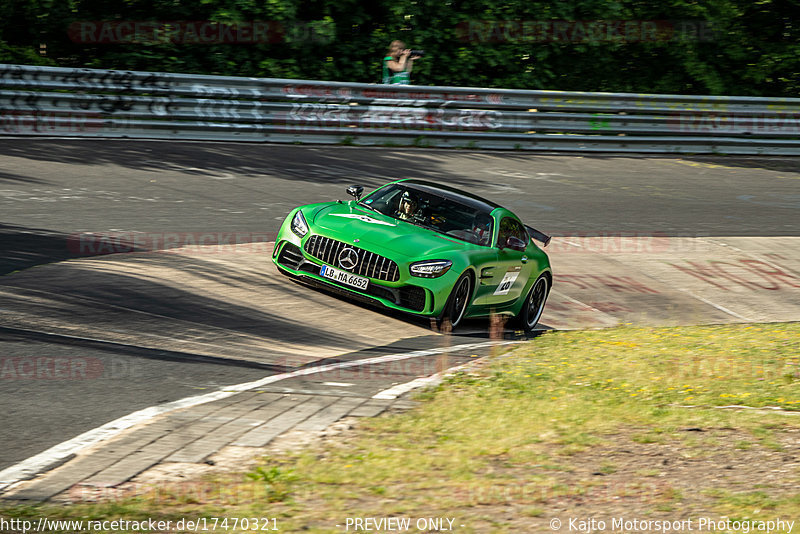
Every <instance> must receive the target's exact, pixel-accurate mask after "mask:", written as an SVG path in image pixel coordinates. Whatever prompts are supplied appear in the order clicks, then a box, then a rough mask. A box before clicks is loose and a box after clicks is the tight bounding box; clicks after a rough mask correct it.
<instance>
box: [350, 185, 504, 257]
mask: <svg viewBox="0 0 800 534" xmlns="http://www.w3.org/2000/svg"><path fill="white" fill-rule="evenodd" d="M359 204H363V205H364V206H366V207H369V208H371V209H374V210H375V211H377V212H379V213H382V214H384V215H388V216H389V217H394V218H395V219H398V220H401V221H406V222H408V223H411V224H415V225H417V226H422V227H425V228H430V229H431V230H434V231H435V232H439V233H441V234H445V235H448V236H451V237H455V238H456V239H461V240H462V241H467V242H468V243H473V244H475V245H483V246H487V247H488V246H490V245H491V240H492V217H491V216H490V215H489V214H488V213H487V212H485V211H480V210H476V209H474V208H470V207H468V206H465V205H464V204H461V203H460V202H457V201H455V200H452V199H449V198H445V197H442V196H439V195H436V194H434V193H431V192H428V191H420V190H419V189H416V188H414V187H413V186H411V185H406V184H404V183H399V184H391V185H388V186H386V187H383V188H381V189H378V190H377V191H375V192H374V193H372V194H371V195H369V196H367V197H365V198H364V199H363V200H361V201H360V202H359Z"/></svg>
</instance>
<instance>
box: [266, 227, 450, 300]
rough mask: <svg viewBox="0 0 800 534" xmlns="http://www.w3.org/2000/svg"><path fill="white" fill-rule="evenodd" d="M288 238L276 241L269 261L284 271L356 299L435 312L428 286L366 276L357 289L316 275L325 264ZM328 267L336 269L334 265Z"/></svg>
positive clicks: (318, 274)
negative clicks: (361, 287)
mask: <svg viewBox="0 0 800 534" xmlns="http://www.w3.org/2000/svg"><path fill="white" fill-rule="evenodd" d="M292 241H293V240H292ZM292 241H290V240H279V241H278V242H277V243H276V244H275V251H274V253H273V255H272V261H273V262H275V264H276V265H277V266H278V267H279V268H280V269H282V270H283V271H284V272H287V273H288V274H291V275H294V276H297V277H300V278H302V279H303V281H305V282H309V283H311V284H313V285H316V286H319V287H325V288H329V289H333V290H334V291H335V292H337V293H341V294H345V295H348V296H352V297H355V298H356V299H358V300H362V301H364V300H365V299H366V301H368V302H371V303H378V304H381V305H383V306H385V307H387V308H391V309H396V310H400V311H404V312H407V313H413V314H417V315H425V316H431V315H435V313H434V308H435V305H434V304H435V303H434V294H433V292H432V291H431V290H430V289H427V288H424V287H421V286H419V285H414V284H408V283H403V281H402V280H400V281H398V282H387V281H382V280H376V279H375V278H371V277H368V278H369V285H368V286H367V288H366V290H364V291H359V290H358V289H355V288H352V287H349V286H346V285H343V284H339V283H337V282H335V281H333V280H330V279H329V278H323V277H322V276H320V267H321V266H322V265H324V264H326V263H324V262H322V261H320V260H319V259H317V258H315V257H313V256H311V255H309V254H307V253H306V252H305V251H304V250H303V249H302V248H301V246H299V245H300V244H299V243H294V242H292ZM327 265H331V264H327ZM331 266H332V267H334V268H339V267H338V266H336V265H331Z"/></svg>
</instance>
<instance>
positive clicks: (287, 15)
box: [0, 0, 800, 97]
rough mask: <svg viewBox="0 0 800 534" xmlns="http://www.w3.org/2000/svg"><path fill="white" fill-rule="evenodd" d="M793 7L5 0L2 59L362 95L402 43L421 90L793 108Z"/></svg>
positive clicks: (797, 66)
mask: <svg viewBox="0 0 800 534" xmlns="http://www.w3.org/2000/svg"><path fill="white" fill-rule="evenodd" d="M797 9H798V6H797V2H796V0H759V1H758V2H752V1H750V0H707V1H706V2H695V1H693V0H668V1H667V2H657V1H655V0H639V1H635V2H634V1H624V2H622V1H613V2H612V1H608V0H606V1H599V0H573V1H572V2H556V3H553V2H545V1H543V0H485V1H480V2H478V1H477V0H445V1H441V0H392V1H388V0H376V1H372V2H359V1H356V0H337V1H332V0H309V1H305V2H299V1H297V0H200V1H199V2H198V1H196V0H195V1H190V0H123V1H120V2H102V1H100V0H58V1H57V0H5V1H4V2H2V3H0V61H3V62H9V63H26V64H54V65H61V66H74V67H83V66H88V67H96V68H108V69H136V70H154V71H172V72H194V73H205V74H222V75H234V76H237V75H238V76H264V77H278V78H304V79H314V80H343V81H356V82H368V83H371V82H378V81H379V79H380V66H381V58H382V56H383V54H384V52H385V50H386V49H387V47H388V44H389V42H390V41H391V40H392V39H402V40H404V41H405V42H406V43H407V44H408V45H409V46H411V47H413V48H424V49H425V50H426V52H427V55H426V56H425V57H424V58H422V59H420V60H418V61H416V62H415V65H414V70H413V72H412V80H413V83H415V84H419V85H427V84H433V85H452V86H477V87H505V88H520V89H551V90H580V91H623V92H647V93H677V94H736V95H763V96H789V97H792V96H796V95H797V94H798V93H800V39H798V32H800V24H798V23H797V21H796V19H797V17H796V14H797ZM86 21H89V22H91V21H94V22H97V21H117V23H119V22H124V21H140V22H141V21H145V22H147V21H150V22H153V21H213V22H219V23H226V24H237V23H240V24H241V23H247V22H252V21H269V22H270V23H271V24H272V26H271V27H270V31H271V32H276V31H277V33H272V34H271V35H274V36H275V37H276V39H275V40H273V41H269V42H257V43H218V44H192V43H186V42H183V43H182V42H171V41H170V40H168V39H163V38H162V39H156V40H155V41H154V42H139V43H102V42H81V40H82V39H81V38H80V32H76V31H75V28H76V27H80V23H81V22H86ZM486 21H489V22H488V23H486ZM497 21H511V22H513V21H517V22H524V21H528V22H532V21H584V22H589V21H688V23H689V24H688V25H687V31H686V32H684V33H680V32H677V33H674V34H670V37H671V38H665V36H667V33H668V32H667V33H665V34H663V35H662V34H659V35H660V36H661V37H660V38H659V39H638V40H630V41H627V40H625V39H616V40H615V39H607V38H606V39H594V40H592V39H586V40H581V39H574V38H573V39H570V40H563V39H562V40H553V39H532V38H530V36H529V37H527V38H526V37H520V36H519V35H520V34H517V35H516V36H515V35H513V34H511V36H510V38H509V37H508V35H506V34H504V31H505V30H504V28H505V27H507V26H509V25H508V24H506V25H505V26H504V25H503V24H498V23H497ZM71 25H72V26H71ZM76 25H77V26H76ZM665 27H666V28H667V29H669V27H670V26H665ZM70 28H72V31H70ZM660 28H661V29H664V28H662V27H660ZM695 30H699V33H697V34H693V33H692V32H693V31H695ZM659 31H661V30H659ZM493 36H494V37H496V38H497V39H493V38H492V37H493ZM83 40H84V41H85V40H86V39H83ZM89 41H91V39H89ZM42 45H45V47H46V52H45V55H42V54H41V52H40V51H41V50H45V48H42Z"/></svg>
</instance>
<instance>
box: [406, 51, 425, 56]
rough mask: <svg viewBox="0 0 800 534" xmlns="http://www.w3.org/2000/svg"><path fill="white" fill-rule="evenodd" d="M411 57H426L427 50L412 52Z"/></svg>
mask: <svg viewBox="0 0 800 534" xmlns="http://www.w3.org/2000/svg"><path fill="white" fill-rule="evenodd" d="M409 55H410V56H415V57H422V56H424V55H425V50H412V51H411V53H410V54H409Z"/></svg>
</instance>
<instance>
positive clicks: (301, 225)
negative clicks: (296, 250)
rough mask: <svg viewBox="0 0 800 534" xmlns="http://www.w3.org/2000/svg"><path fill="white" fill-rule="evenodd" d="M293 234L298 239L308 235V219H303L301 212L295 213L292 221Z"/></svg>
mask: <svg viewBox="0 0 800 534" xmlns="http://www.w3.org/2000/svg"><path fill="white" fill-rule="evenodd" d="M292 232H294V233H295V235H296V236H297V237H303V236H304V235H306V234H307V233H308V223H306V218H305V217H303V213H302V212H300V211H298V212H297V213H295V215H294V219H292Z"/></svg>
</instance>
